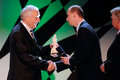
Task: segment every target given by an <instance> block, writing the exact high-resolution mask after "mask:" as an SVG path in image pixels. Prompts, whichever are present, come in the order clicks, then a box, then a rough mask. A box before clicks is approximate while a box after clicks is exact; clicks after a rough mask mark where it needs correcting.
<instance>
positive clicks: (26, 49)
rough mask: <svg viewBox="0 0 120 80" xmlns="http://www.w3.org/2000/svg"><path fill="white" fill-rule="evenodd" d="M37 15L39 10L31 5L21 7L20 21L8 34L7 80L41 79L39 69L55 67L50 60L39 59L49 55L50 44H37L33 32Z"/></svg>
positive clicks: (46, 69) (50, 69) (48, 69)
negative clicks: (8, 58)
mask: <svg viewBox="0 0 120 80" xmlns="http://www.w3.org/2000/svg"><path fill="white" fill-rule="evenodd" d="M39 17H40V13H39V10H38V8H37V7H35V6H33V5H28V6H26V7H25V8H23V9H22V11H21V21H20V22H19V23H18V24H17V25H16V26H15V27H14V28H13V30H12V32H11V34H10V39H9V43H10V69H9V73H8V78H7V80H42V79H41V70H45V71H53V70H54V69H55V65H54V63H53V62H52V61H51V60H49V61H47V60H41V59H39V56H45V55H49V52H50V46H46V47H41V46H39V45H38V44H37V40H36V38H35V36H34V33H33V29H34V28H36V25H37V24H38V22H39V21H40V19H39ZM46 51H49V52H46Z"/></svg>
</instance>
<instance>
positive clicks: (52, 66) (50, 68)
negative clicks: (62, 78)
mask: <svg viewBox="0 0 120 80" xmlns="http://www.w3.org/2000/svg"><path fill="white" fill-rule="evenodd" d="M48 63H49V66H48V69H47V71H49V72H50V71H53V70H55V64H54V62H52V61H51V60H49V61H48Z"/></svg>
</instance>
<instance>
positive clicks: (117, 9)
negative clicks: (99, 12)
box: [110, 6, 120, 13]
mask: <svg viewBox="0 0 120 80" xmlns="http://www.w3.org/2000/svg"><path fill="white" fill-rule="evenodd" d="M115 11H120V6H118V7H115V8H113V9H112V10H110V13H113V12H115Z"/></svg>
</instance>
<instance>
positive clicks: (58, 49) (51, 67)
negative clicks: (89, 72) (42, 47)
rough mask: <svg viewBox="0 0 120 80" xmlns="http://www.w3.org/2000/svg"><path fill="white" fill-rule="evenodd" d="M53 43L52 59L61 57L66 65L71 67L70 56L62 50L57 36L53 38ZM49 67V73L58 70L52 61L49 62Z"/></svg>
mask: <svg viewBox="0 0 120 80" xmlns="http://www.w3.org/2000/svg"><path fill="white" fill-rule="evenodd" d="M52 41H53V43H52V44H51V45H50V47H51V56H52V57H60V58H61V61H62V62H63V63H64V64H66V65H70V63H69V59H70V56H69V55H68V54H66V53H65V51H64V50H63V49H62V47H61V46H60V45H59V44H58V43H57V38H56V35H54V37H53V38H52ZM48 63H49V66H48V69H47V71H53V70H55V69H56V64H55V62H52V61H51V60H49V61H48Z"/></svg>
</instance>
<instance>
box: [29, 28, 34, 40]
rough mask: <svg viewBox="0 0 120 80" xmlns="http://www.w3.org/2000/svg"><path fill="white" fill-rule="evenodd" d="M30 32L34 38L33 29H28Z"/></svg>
mask: <svg viewBox="0 0 120 80" xmlns="http://www.w3.org/2000/svg"><path fill="white" fill-rule="evenodd" d="M30 34H31V36H32V38H33V39H34V33H33V30H30Z"/></svg>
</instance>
